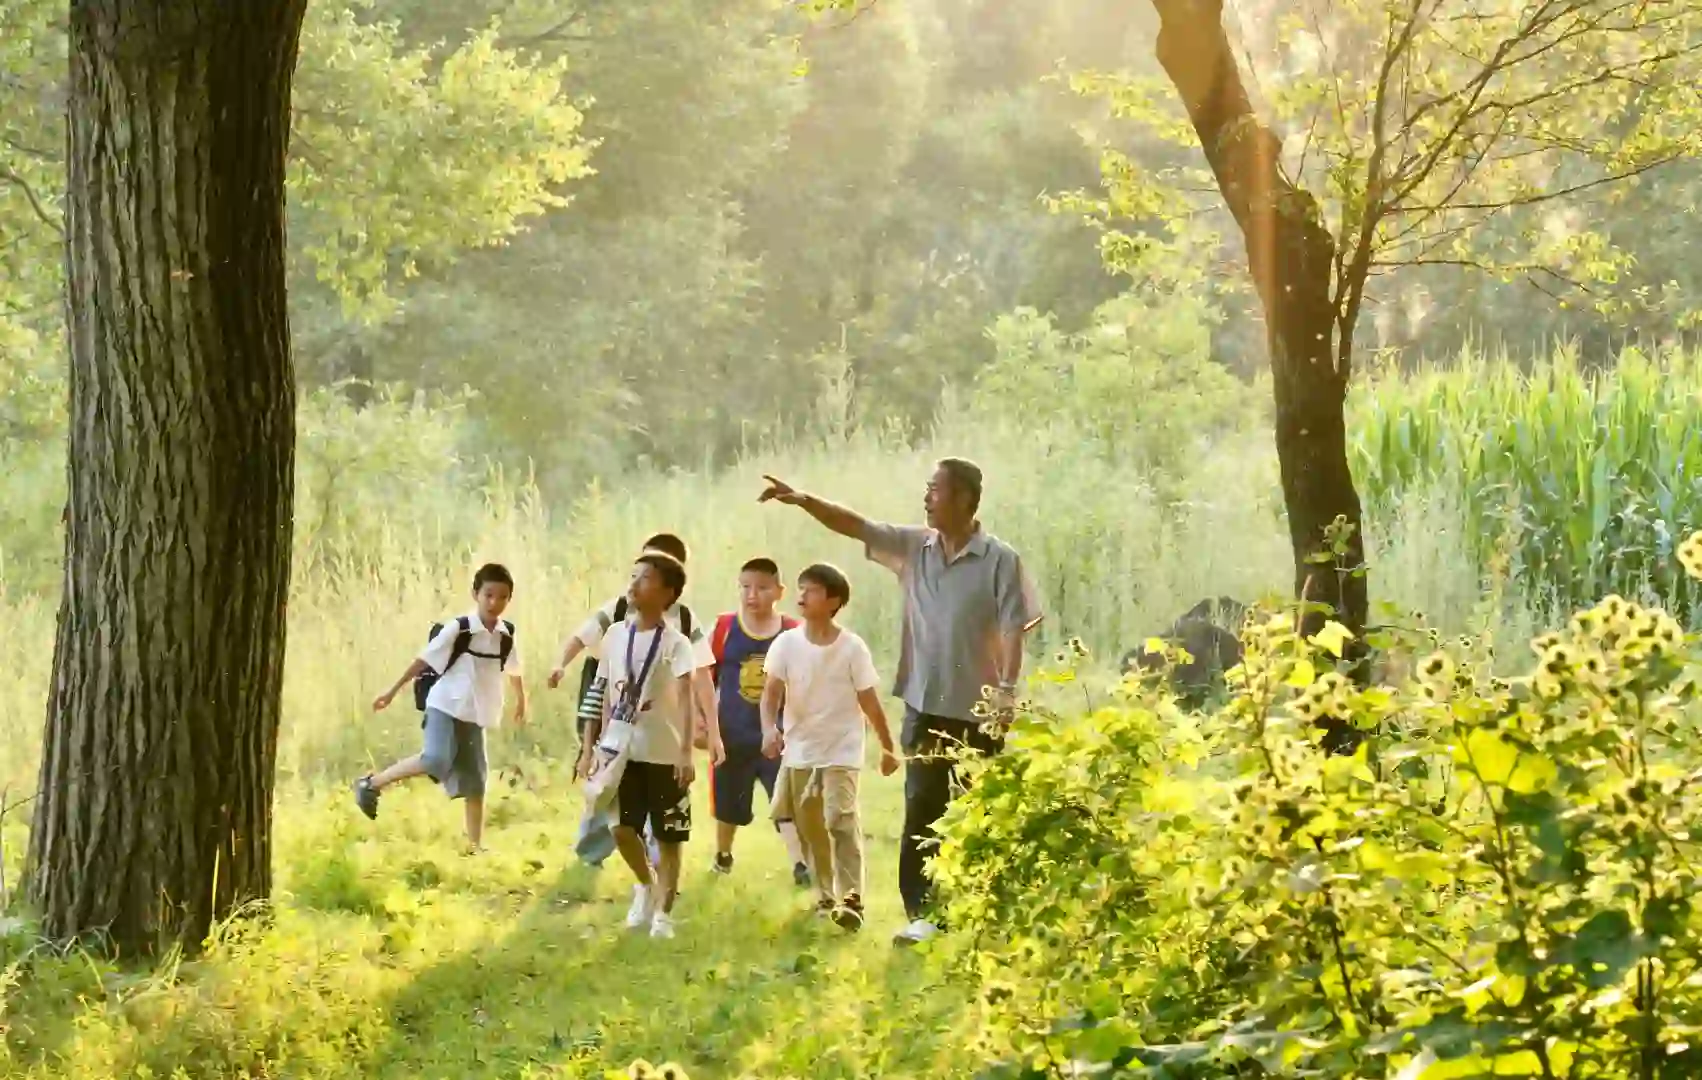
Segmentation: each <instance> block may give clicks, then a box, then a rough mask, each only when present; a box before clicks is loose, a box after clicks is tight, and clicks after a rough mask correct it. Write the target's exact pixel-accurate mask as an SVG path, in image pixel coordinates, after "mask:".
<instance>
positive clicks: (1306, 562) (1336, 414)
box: [1153, 0, 1368, 635]
mask: <svg viewBox="0 0 1702 1080" xmlns="http://www.w3.org/2000/svg"><path fill="white" fill-rule="evenodd" d="M1153 7H1154V8H1155V9H1156V10H1157V12H1158V16H1159V23H1160V29H1159V34H1158V50H1157V52H1158V61H1159V63H1160V64H1161V65H1162V66H1163V68H1164V70H1165V73H1166V74H1167V75H1169V77H1170V81H1171V82H1172V83H1174V84H1175V86H1176V89H1177V91H1178V93H1179V94H1180V95H1181V98H1182V103H1183V105H1184V106H1185V107H1186V108H1187V111H1188V118H1189V120H1190V121H1191V122H1192V124H1193V127H1194V131H1195V133H1196V134H1197V135H1198V136H1199V139H1200V145H1201V146H1202V147H1203V148H1204V150H1205V155H1206V161H1207V163H1208V164H1209V165H1210V166H1211V170H1212V173H1213V175H1214V176H1215V177H1216V179H1217V185H1218V188H1219V189H1220V190H1221V191H1222V193H1223V197H1224V200H1225V202H1227V203H1228V205H1229V210H1230V213H1231V214H1233V215H1234V217H1235V221H1236V224H1237V225H1238V226H1239V227H1240V229H1241V234H1242V237H1243V239H1244V240H1245V242H1246V245H1247V261H1248V264H1249V268H1250V269H1251V271H1252V276H1253V284H1254V287H1255V289H1256V290H1257V291H1258V294H1259V300H1260V303H1261V305H1262V307H1263V308H1264V312H1265V324H1266V334H1267V336H1268V341H1269V346H1270V356H1271V373H1272V384H1273V388H1274V394H1275V398H1276V448H1277V460H1278V462H1279V464H1280V466H1281V472H1282V493H1283V501H1284V503H1285V505H1286V506H1287V508H1288V528H1289V539H1290V541H1291V544H1292V546H1293V550H1294V585H1295V590H1296V593H1297V595H1299V596H1301V597H1304V598H1305V599H1307V600H1310V601H1314V602H1317V603H1320V604H1327V605H1329V606H1330V607H1331V608H1333V609H1334V610H1335V612H1336V617H1337V618H1338V619H1340V620H1341V622H1342V623H1343V624H1344V625H1346V626H1347V627H1348V628H1349V629H1350V630H1352V631H1354V633H1355V634H1356V635H1357V634H1359V633H1360V631H1362V630H1363V629H1364V627H1365V623H1366V616H1367V607H1368V602H1367V593H1366V580H1365V575H1364V573H1363V567H1364V561H1365V560H1364V546H1363V528H1362V525H1363V523H1362V521H1361V510H1360V503H1359V493H1358V492H1357V491H1356V490H1355V489H1354V486H1353V475H1352V473H1351V472H1350V471H1349V469H1348V461H1347V426H1346V421H1345V417H1344V415H1343V408H1344V405H1345V399H1346V394H1347V382H1348V375H1349V372H1348V370H1347V369H1346V367H1345V366H1343V365H1339V364H1338V363H1337V362H1336V354H1337V350H1336V349H1335V348H1334V346H1335V344H1336V342H1335V333H1334V331H1335V330H1336V327H1337V321H1336V320H1337V308H1336V304H1335V301H1334V298H1333V295H1332V291H1331V285H1332V279H1331V275H1332V272H1333V268H1334V264H1335V241H1334V239H1333V238H1332V237H1331V236H1330V233H1329V232H1328V231H1327V230H1326V229H1325V227H1324V225H1323V222H1322V219H1321V217H1320V214H1319V212H1318V204H1317V202H1316V200H1315V199H1313V197H1312V196H1311V195H1310V194H1309V193H1308V192H1305V191H1302V190H1300V189H1297V188H1296V187H1294V185H1292V184H1291V183H1289V181H1288V180H1287V179H1286V178H1285V177H1284V176H1283V175H1282V173H1281V170H1280V168H1279V158H1278V152H1279V143H1278V142H1277V139H1276V137H1275V136H1274V135H1272V134H1271V131H1270V129H1269V128H1267V127H1266V126H1264V125H1263V124H1262V123H1260V122H1259V119H1258V117H1257V115H1256V114H1255V113H1254V111H1253V107H1252V104H1251V102H1250V101H1249V99H1248V96H1247V91H1246V88H1245V87H1244V86H1243V84H1242V81H1241V73H1240V71H1239V70H1238V69H1237V67H1236V63H1235V55H1234V53H1233V52H1232V50H1231V48H1230V44H1229V38H1228V35H1227V34H1225V32H1224V28H1223V10H1222V3H1221V0H1153ZM1341 353H1342V355H1346V351H1345V350H1342V351H1341ZM1338 517H1339V518H1342V519H1344V520H1345V521H1346V523H1347V524H1349V525H1351V526H1352V527H1353V530H1352V535H1351V537H1350V538H1349V539H1348V541H1347V544H1346V551H1345V556H1344V557H1343V558H1341V559H1339V560H1338V559H1336V558H1335V557H1334V556H1333V555H1332V554H1331V546H1330V544H1329V542H1328V540H1327V539H1326V530H1327V529H1328V528H1329V526H1330V525H1331V523H1332V522H1334V521H1335V520H1336V519H1337V518H1338ZM1320 560H1321V561H1320ZM1354 570H1357V571H1359V572H1358V573H1353V572H1350V571H1354ZM1321 618H1322V616H1319V615H1314V616H1312V617H1310V619H1309V622H1310V623H1312V624H1313V625H1316V624H1317V623H1318V622H1319V621H1320V620H1321Z"/></svg>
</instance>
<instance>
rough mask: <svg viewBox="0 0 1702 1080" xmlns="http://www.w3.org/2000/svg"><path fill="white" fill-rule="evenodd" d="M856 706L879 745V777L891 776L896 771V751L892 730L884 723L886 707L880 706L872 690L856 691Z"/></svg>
mask: <svg viewBox="0 0 1702 1080" xmlns="http://www.w3.org/2000/svg"><path fill="white" fill-rule="evenodd" d="M857 704H858V706H859V707H861V708H862V710H863V715H864V716H865V717H867V718H868V721H869V726H870V727H872V728H874V729H875V738H876V739H879V740H880V744H881V775H882V776H891V775H892V774H893V773H894V772H896V771H897V770H898V751H897V750H896V749H895V748H894V747H893V745H892V728H891V726H890V725H888V724H887V721H886V706H884V705H882V704H881V696H880V694H879V693H878V692H877V691H875V690H874V689H869V690H859V691H857Z"/></svg>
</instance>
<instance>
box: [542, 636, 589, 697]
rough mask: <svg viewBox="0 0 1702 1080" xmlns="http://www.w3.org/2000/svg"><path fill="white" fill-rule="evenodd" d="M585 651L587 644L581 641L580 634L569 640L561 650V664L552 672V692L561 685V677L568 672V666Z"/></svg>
mask: <svg viewBox="0 0 1702 1080" xmlns="http://www.w3.org/2000/svg"><path fill="white" fill-rule="evenodd" d="M584 651H585V643H584V642H583V641H581V640H579V635H578V634H575V635H573V636H572V637H570V638H568V639H567V644H566V645H565V646H563V647H562V650H561V662H560V663H558V664H556V666H555V670H554V671H552V672H550V689H551V690H554V689H555V688H556V687H558V686H560V685H561V677H562V675H563V674H564V673H565V672H566V671H567V665H569V664H571V663H573V658H574V657H576V656H578V655H579V654H580V653H582V652H584Z"/></svg>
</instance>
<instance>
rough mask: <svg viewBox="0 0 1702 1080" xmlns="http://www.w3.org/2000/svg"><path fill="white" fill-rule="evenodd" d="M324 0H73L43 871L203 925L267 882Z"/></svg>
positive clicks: (113, 927)
mask: <svg viewBox="0 0 1702 1080" xmlns="http://www.w3.org/2000/svg"><path fill="white" fill-rule="evenodd" d="M304 5H305V0H242V2H240V3H236V2H232V3H221V4H185V3H178V2H176V0H72V3H71V9H70V30H71V100H70V134H69V170H70V177H69V190H68V200H67V202H68V213H67V229H66V247H67V254H68V266H67V269H68V279H69V312H68V324H69V328H70V341H71V377H70V420H71V433H70V469H69V475H70V504H69V512H68V521H67V530H66V562H65V583H64V598H63V604H62V607H61V611H60V620H59V632H58V636H57V641H56V643H55V653H54V676H53V688H52V693H51V697H50V700H49V705H48V716H47V734H46V745H45V751H44V755H43V760H42V766H41V789H40V795H39V798H40V801H39V804H38V808H37V812H36V814H35V817H34V827H33V829H32V832H31V837H30V858H29V862H30V869H29V893H30V896H31V898H32V900H33V902H34V903H35V904H36V905H37V906H38V908H39V910H40V912H41V914H42V917H43V919H44V922H45V927H44V928H45V930H46V932H47V933H48V934H49V935H51V936H54V937H59V938H66V937H72V936H77V935H83V934H87V933H104V934H105V935H108V937H109V941H110V943H111V944H112V945H113V946H114V947H115V948H116V949H117V950H119V951H120V952H132V953H137V952H139V953H147V952H151V951H153V950H155V949H157V948H159V947H161V946H163V945H165V944H168V943H171V942H177V941H181V942H183V943H184V944H186V945H188V946H190V947H194V946H196V945H198V944H199V943H200V942H201V941H202V940H203V938H204V937H205V935H206V933H207V931H208V929H209V927H210V926H211V925H212V923H213V922H214V921H215V920H216V919H218V918H220V917H222V916H223V915H224V914H226V913H228V912H231V911H233V910H234V909H236V908H237V907H239V906H240V905H241V904H243V903H244V902H246V901H248V900H250V899H254V898H258V897H264V896H265V895H266V894H267V892H268V890H269V888H270V883H271V882H270V877H271V869H270V861H271V851H270V842H269V829H270V818H271V805H272V780H273V767H274V763H275V758H276V747H277V730H278V712H279V698H280V692H281V687H282V669H283V656H284V605H285V598H286V592H287V588H288V582H289V560H290V529H291V497H292V486H293V467H294V451H295V446H294V411H295V410H294V406H295V397H294V380H293V377H292V372H291V367H290V348H289V329H288V323H287V320H286V316H285V308H284V214H283V209H284V154H285V147H286V142H287V139H288V130H289V98H290V83H291V78H292V76H293V74H294V67H295V57H296V51H297V43H298V33H299V29H300V25H301V19H302V13H303V10H304Z"/></svg>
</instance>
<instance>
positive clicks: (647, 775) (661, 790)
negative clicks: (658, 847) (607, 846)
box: [619, 761, 691, 844]
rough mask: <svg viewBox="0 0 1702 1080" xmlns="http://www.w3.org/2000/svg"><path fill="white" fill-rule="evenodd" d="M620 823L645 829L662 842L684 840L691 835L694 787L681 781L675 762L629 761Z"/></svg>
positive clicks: (621, 788)
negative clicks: (692, 792)
mask: <svg viewBox="0 0 1702 1080" xmlns="http://www.w3.org/2000/svg"><path fill="white" fill-rule="evenodd" d="M619 799H620V807H621V814H620V823H621V825H622V826H624V827H625V828H628V829H633V830H636V831H638V832H643V831H644V823H645V822H646V821H648V822H649V823H650V834H651V835H652V836H654V837H655V838H656V842H657V843H660V844H683V843H685V842H686V841H687V840H690V839H691V789H690V788H687V787H684V786H682V785H681V784H680V782H679V779H678V778H677V777H675V776H674V767H673V766H672V765H657V764H655V763H653V762H649V761H629V762H627V763H626V771H625V772H624V773H622V774H621V786H620V793H619Z"/></svg>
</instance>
